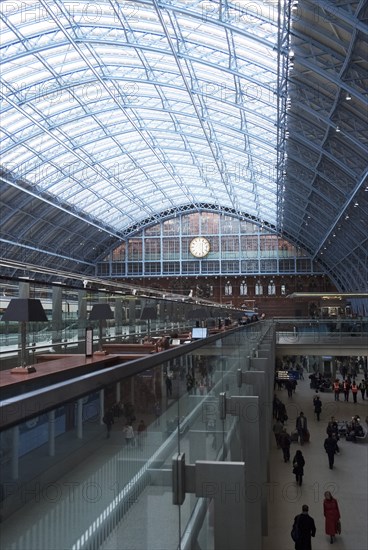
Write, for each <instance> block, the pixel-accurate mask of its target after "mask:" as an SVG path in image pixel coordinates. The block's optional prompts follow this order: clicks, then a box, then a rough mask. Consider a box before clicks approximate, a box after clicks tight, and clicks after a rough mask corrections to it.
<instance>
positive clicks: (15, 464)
mask: <svg viewBox="0 0 368 550" xmlns="http://www.w3.org/2000/svg"><path fill="white" fill-rule="evenodd" d="M11 431H12V432H11V433H12V453H11V477H12V479H18V478H19V427H18V426H14V428H11Z"/></svg>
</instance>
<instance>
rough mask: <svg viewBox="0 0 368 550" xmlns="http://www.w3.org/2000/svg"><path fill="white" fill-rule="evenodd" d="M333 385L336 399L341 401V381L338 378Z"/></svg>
mask: <svg viewBox="0 0 368 550" xmlns="http://www.w3.org/2000/svg"><path fill="white" fill-rule="evenodd" d="M332 386H333V392H334V395H335V401H339V400H340V382H339V381H338V379H337V378H336V380H335V382H334V383H333V384H332Z"/></svg>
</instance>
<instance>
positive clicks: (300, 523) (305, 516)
mask: <svg viewBox="0 0 368 550" xmlns="http://www.w3.org/2000/svg"><path fill="white" fill-rule="evenodd" d="M308 512H309V507H308V505H307V504H303V506H302V513H301V514H299V515H298V516H295V518H294V525H297V532H298V537H297V539H296V540H295V550H312V537H315V536H316V524H315V523H314V519H313V518H312V517H311V516H310V515H309V513H308Z"/></svg>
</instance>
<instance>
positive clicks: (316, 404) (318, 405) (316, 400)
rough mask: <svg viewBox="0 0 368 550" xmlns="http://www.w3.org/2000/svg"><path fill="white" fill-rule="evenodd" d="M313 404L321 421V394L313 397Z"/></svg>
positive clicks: (315, 412)
mask: <svg viewBox="0 0 368 550" xmlns="http://www.w3.org/2000/svg"><path fill="white" fill-rule="evenodd" d="M313 406H314V414H315V415H316V417H317V420H318V422H319V417H320V414H321V411H322V401H321V400H320V398H319V395H316V396H315V397H314V399H313Z"/></svg>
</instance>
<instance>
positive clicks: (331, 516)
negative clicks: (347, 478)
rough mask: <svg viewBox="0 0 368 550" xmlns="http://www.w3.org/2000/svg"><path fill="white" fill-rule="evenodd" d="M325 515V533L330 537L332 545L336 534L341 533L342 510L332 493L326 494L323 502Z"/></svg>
mask: <svg viewBox="0 0 368 550" xmlns="http://www.w3.org/2000/svg"><path fill="white" fill-rule="evenodd" d="M323 515H324V516H325V532H326V535H329V536H330V543H331V544H333V543H334V541H335V536H336V533H340V528H339V525H340V510H339V505H338V503H337V500H336V499H335V498H334V497H333V496H332V495H331V493H330V491H326V492H325V499H324V501H323Z"/></svg>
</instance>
